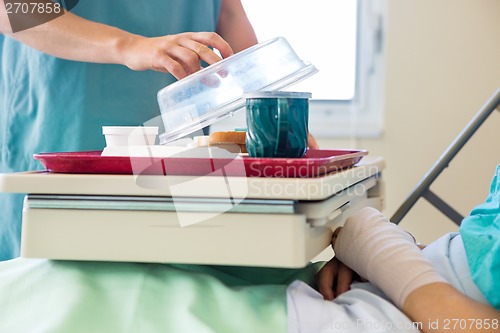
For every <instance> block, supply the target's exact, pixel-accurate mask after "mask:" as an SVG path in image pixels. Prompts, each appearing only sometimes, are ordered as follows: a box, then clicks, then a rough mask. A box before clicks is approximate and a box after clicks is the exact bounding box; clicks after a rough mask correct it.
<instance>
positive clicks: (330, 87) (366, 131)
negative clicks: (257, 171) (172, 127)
mask: <svg viewBox="0 0 500 333" xmlns="http://www.w3.org/2000/svg"><path fill="white" fill-rule="evenodd" d="M242 3H243V6H244V7H245V10H246V12H247V15H248V16H249V18H250V21H251V22H252V25H253V26H254V29H255V32H256V34H257V37H258V39H259V41H264V40H267V39H270V38H273V37H276V36H283V37H285V38H286V39H287V40H288V42H289V43H290V44H291V46H292V47H293V48H294V50H295V51H296V52H297V54H298V55H299V57H301V58H302V59H303V60H304V61H308V62H310V63H312V64H313V65H315V66H316V67H317V68H318V69H319V72H318V73H317V74H315V75H314V76H312V77H310V78H308V79H306V80H304V81H302V82H299V83H297V84H295V85H293V86H291V87H289V88H288V89H287V90H291V91H308V92H311V93H312V96H313V99H312V100H311V102H310V116H309V128H310V131H311V133H313V134H314V135H315V136H317V137H325V138H335V137H352V136H356V137H377V136H379V135H380V134H381V132H382V129H383V93H384V90H383V87H384V82H383V79H384V76H383V70H384V66H383V65H384V52H383V51H384V47H383V46H384V45H383V34H384V24H385V0H307V1H306V0H271V1H269V0H242ZM244 117H245V115H244V112H237V113H236V114H235V116H234V117H233V118H230V119H228V120H225V121H223V122H221V123H218V124H216V126H215V127H216V128H219V126H224V128H225V129H227V128H228V127H227V126H233V127H242V124H244ZM217 130H218V129H217Z"/></svg>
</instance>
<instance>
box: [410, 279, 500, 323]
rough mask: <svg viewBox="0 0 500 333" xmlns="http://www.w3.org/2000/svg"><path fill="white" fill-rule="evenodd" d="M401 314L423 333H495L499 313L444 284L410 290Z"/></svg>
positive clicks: (499, 317)
mask: <svg viewBox="0 0 500 333" xmlns="http://www.w3.org/2000/svg"><path fill="white" fill-rule="evenodd" d="M403 312H404V313H405V314H406V315H407V316H409V317H410V318H411V319H412V320H413V321H415V322H417V323H422V331H423V332H444V331H448V332H498V331H499V329H500V312H499V311H496V310H495V309H494V308H493V307H491V306H488V305H485V304H482V303H479V302H476V301H474V300H472V299H470V298H468V297H467V296H465V295H463V294H462V293H460V292H459V291H458V290H456V289H455V288H453V287H452V286H451V285H449V284H447V283H433V284H429V285H425V286H422V287H420V288H418V289H416V290H415V291H413V292H412V293H411V294H410V295H409V296H408V298H407V299H406V301H405V303H404V305H403Z"/></svg>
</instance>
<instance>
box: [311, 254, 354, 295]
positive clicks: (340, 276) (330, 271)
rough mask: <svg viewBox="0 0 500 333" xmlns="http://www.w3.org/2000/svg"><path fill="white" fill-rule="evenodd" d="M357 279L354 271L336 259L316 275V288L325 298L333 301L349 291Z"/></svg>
mask: <svg viewBox="0 0 500 333" xmlns="http://www.w3.org/2000/svg"><path fill="white" fill-rule="evenodd" d="M355 277H357V274H356V273H355V272H354V271H353V270H352V269H350V268H349V267H347V266H346V265H345V264H344V263H342V262H341V261H339V260H338V259H337V258H335V257H334V258H333V259H331V260H330V261H329V262H327V263H326V264H325V266H323V268H321V270H320V271H319V272H318V274H317V275H316V286H317V288H318V291H319V292H320V293H321V295H323V298H324V299H326V300H330V301H331V300H332V299H334V298H335V297H337V296H339V295H340V294H342V293H343V292H346V291H348V290H349V289H350V286H351V282H352V281H353V280H354V279H355Z"/></svg>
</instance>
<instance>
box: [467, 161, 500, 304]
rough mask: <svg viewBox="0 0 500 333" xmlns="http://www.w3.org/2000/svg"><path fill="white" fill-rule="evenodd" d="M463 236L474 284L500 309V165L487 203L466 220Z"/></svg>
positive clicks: (478, 207) (473, 211)
mask: <svg viewBox="0 0 500 333" xmlns="http://www.w3.org/2000/svg"><path fill="white" fill-rule="evenodd" d="M460 234H461V235H462V239H463V242H464V247H465V251H466V253H467V260H468V262H469V267H470V271H471V275H472V279H473V280H474V283H475V284H476V285H477V286H478V288H479V289H480V290H481V292H482V293H483V294H484V296H485V297H486V298H487V299H488V301H489V302H490V304H491V305H492V306H494V307H495V308H496V309H497V310H500V165H499V166H497V170H496V174H495V176H494V178H493V181H492V182H491V186H490V192H489V194H488V197H487V199H486V201H485V202H484V203H483V204H481V205H479V206H477V207H475V208H474V209H473V210H472V212H471V213H470V215H469V216H468V217H466V218H465V219H464V220H463V222H462V225H461V226H460Z"/></svg>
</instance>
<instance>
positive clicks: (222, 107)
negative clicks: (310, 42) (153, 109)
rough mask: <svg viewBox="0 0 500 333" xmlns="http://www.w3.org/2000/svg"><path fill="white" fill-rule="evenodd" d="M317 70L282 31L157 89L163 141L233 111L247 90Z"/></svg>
mask: <svg viewBox="0 0 500 333" xmlns="http://www.w3.org/2000/svg"><path fill="white" fill-rule="evenodd" d="M317 71H318V70H317V69H316V67H314V66H313V65H312V64H309V63H306V62H304V61H302V60H301V59H300V58H299V57H298V56H297V54H296V53H295V51H294V50H293V49H292V48H291V46H290V44H289V43H288V42H287V41H286V39H285V38H283V37H277V38H274V39H271V40H268V41H266V42H263V43H260V44H257V45H255V46H253V47H250V48H248V49H246V50H244V51H242V52H239V53H237V54H235V55H233V56H231V57H229V58H226V59H223V60H222V61H219V62H217V63H215V64H213V65H211V66H208V67H206V68H204V69H202V70H200V71H199V72H197V73H195V74H192V75H190V76H188V77H186V78H184V79H182V80H179V81H177V82H175V83H173V84H171V85H169V86H167V87H165V88H163V89H162V90H160V91H159V92H158V103H159V106H160V111H161V116H162V120H163V124H164V127H165V133H163V134H161V135H160V144H164V143H168V142H170V141H173V140H175V139H178V138H180V137H183V136H186V135H188V134H190V133H193V132H195V131H197V130H199V129H200V128H203V127H205V126H208V125H210V124H213V123H215V122H217V121H219V120H221V119H223V118H225V117H228V116H230V115H231V114H232V113H233V112H235V111H237V110H239V109H241V108H242V107H243V106H244V105H245V97H244V94H245V93H246V92H254V91H261V90H267V91H269V90H280V89H284V88H286V87H288V86H290V85H292V84H294V83H297V82H299V81H301V80H303V79H305V78H307V77H309V76H311V75H313V74H315V73H316V72H317Z"/></svg>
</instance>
